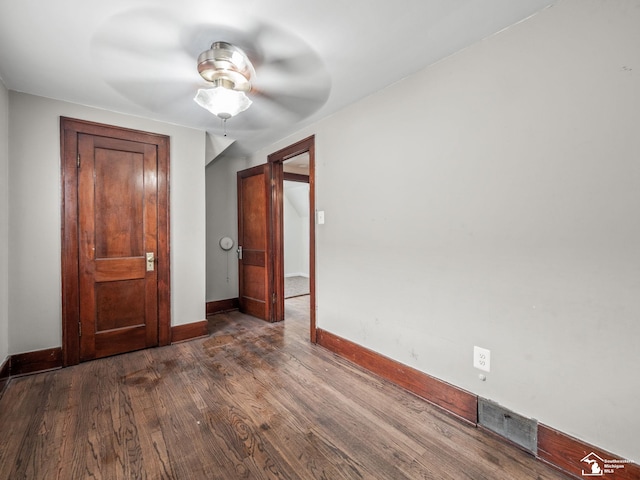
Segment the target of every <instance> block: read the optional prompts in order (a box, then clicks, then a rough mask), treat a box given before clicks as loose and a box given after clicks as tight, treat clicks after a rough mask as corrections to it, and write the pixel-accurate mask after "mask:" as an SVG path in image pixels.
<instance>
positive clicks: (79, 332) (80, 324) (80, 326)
mask: <svg viewBox="0 0 640 480" xmlns="http://www.w3.org/2000/svg"><path fill="white" fill-rule="evenodd" d="M78 336H79V337H81V336H82V323H80V322H78Z"/></svg>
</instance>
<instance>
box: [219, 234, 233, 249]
mask: <svg viewBox="0 0 640 480" xmlns="http://www.w3.org/2000/svg"><path fill="white" fill-rule="evenodd" d="M220 248H221V249H223V250H231V249H232V248H233V240H231V238H229V237H222V238H221V239H220Z"/></svg>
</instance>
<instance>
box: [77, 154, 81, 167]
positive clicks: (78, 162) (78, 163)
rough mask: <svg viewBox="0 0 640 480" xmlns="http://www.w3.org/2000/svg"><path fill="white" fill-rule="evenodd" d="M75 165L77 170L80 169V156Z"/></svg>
mask: <svg viewBox="0 0 640 480" xmlns="http://www.w3.org/2000/svg"><path fill="white" fill-rule="evenodd" d="M76 165H77V166H78V168H80V154H78V158H77V161H76Z"/></svg>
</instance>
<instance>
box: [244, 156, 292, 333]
mask: <svg viewBox="0 0 640 480" xmlns="http://www.w3.org/2000/svg"><path fill="white" fill-rule="evenodd" d="M271 196H272V181H271V168H270V165H269V164H265V165H259V166H257V167H253V168H250V169H247V170H243V171H240V172H238V274H239V300H240V311H241V312H244V313H247V314H249V315H253V316H254V317H258V318H261V319H263V320H267V321H269V322H273V321H278V320H282V318H276V317H275V316H274V312H275V310H274V308H273V307H274V305H275V302H276V295H275V291H274V288H273V285H274V282H273V239H272V236H271V232H272V228H271V216H272V204H273V202H272V198H271Z"/></svg>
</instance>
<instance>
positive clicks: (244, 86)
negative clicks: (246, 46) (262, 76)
mask: <svg viewBox="0 0 640 480" xmlns="http://www.w3.org/2000/svg"><path fill="white" fill-rule="evenodd" d="M198 73H199V74H200V75H201V76H202V78H204V79H205V80H206V81H208V82H211V83H213V84H214V85H215V86H219V87H225V88H228V89H230V90H238V91H241V92H248V91H250V90H251V81H252V80H253V77H254V75H255V70H254V68H253V65H252V64H251V62H250V61H249V58H248V57H247V55H246V54H245V53H244V52H243V51H242V50H241V49H240V48H238V47H236V46H235V45H231V44H230V43H227V42H214V43H212V44H211V48H210V49H209V50H206V51H204V52H202V53H201V54H200V55H199V56H198Z"/></svg>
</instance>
